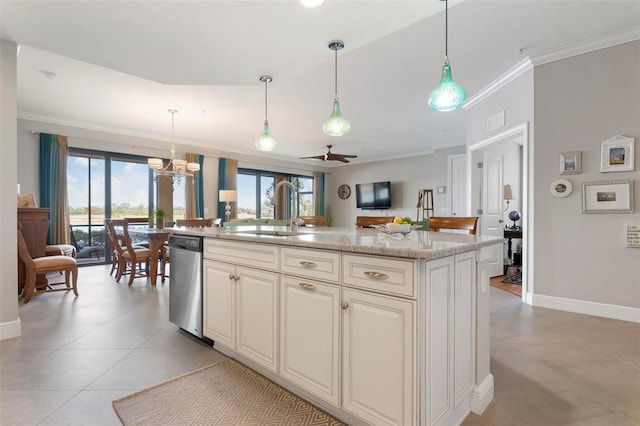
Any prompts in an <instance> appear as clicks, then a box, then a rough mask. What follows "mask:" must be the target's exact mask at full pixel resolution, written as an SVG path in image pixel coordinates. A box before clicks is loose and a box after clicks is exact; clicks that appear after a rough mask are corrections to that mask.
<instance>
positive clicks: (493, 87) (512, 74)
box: [462, 57, 533, 110]
mask: <svg viewBox="0 0 640 426" xmlns="http://www.w3.org/2000/svg"><path fill="white" fill-rule="evenodd" d="M532 68H533V64H532V63H531V60H530V59H529V57H526V58H524V59H523V60H522V61H520V62H518V63H517V64H516V65H515V66H513V67H511V68H510V69H509V70H508V71H507V72H505V73H504V74H502V75H501V76H500V77H498V78H496V79H495V80H493V81H492V82H491V83H489V84H488V85H486V86H485V87H484V88H482V89H480V91H479V92H478V93H476V94H475V95H473V96H472V97H470V98H469V99H467V100H466V102H465V103H463V104H462V108H463V109H464V110H468V109H470V108H473V107H474V106H475V105H477V104H479V103H480V102H482V101H483V100H484V99H486V98H488V97H489V96H491V95H493V94H494V93H496V92H497V91H498V90H500V89H502V88H503V87H505V86H506V85H507V84H509V83H511V82H512V81H513V80H515V79H517V78H518V77H520V76H521V75H522V74H524V73H526V72H527V71H529V70H530V69H532Z"/></svg>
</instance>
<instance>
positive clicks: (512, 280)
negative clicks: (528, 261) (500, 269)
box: [502, 272, 522, 284]
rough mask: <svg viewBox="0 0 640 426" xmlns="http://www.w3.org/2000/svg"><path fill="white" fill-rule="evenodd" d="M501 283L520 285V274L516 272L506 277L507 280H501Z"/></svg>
mask: <svg viewBox="0 0 640 426" xmlns="http://www.w3.org/2000/svg"><path fill="white" fill-rule="evenodd" d="M502 282H503V283H509V284H522V272H517V273H515V274H513V275H511V276H509V277H507V279H505V280H502Z"/></svg>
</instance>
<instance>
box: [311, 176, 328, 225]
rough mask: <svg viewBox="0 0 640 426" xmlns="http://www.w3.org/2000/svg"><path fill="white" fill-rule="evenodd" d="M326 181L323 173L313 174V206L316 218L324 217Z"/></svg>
mask: <svg viewBox="0 0 640 426" xmlns="http://www.w3.org/2000/svg"><path fill="white" fill-rule="evenodd" d="M324 179H325V174H324V173H322V172H313V204H314V210H315V215H316V216H324V215H325V208H324Z"/></svg>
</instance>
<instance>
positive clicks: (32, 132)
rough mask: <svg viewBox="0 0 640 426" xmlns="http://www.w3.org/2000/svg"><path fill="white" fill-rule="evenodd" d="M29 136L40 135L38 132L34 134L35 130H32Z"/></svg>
mask: <svg viewBox="0 0 640 426" xmlns="http://www.w3.org/2000/svg"><path fill="white" fill-rule="evenodd" d="M31 134H32V135H40V132H36V131H35V130H32V131H31Z"/></svg>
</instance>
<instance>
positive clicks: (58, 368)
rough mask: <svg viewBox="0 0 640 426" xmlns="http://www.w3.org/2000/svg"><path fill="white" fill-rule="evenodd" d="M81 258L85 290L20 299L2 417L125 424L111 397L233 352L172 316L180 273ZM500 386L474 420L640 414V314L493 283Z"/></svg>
mask: <svg viewBox="0 0 640 426" xmlns="http://www.w3.org/2000/svg"><path fill="white" fill-rule="evenodd" d="M108 271H109V267H107V266H92V267H84V268H81V270H80V277H81V281H80V284H79V292H80V296H79V297H78V298H77V299H76V298H74V297H73V294H72V293H53V294H45V295H39V296H35V297H34V298H32V299H31V302H29V303H28V304H26V305H23V304H21V305H20V319H21V320H22V327H23V335H22V337H19V338H16V339H9V340H4V341H0V425H61V424H65V425H118V424H120V422H119V420H118V418H117V417H116V415H115V413H114V411H113V409H112V407H111V401H112V400H114V399H117V398H120V397H122V396H125V395H128V394H130V393H133V392H135V391H138V390H140V389H143V388H146V387H149V386H151V385H153V384H156V383H159V382H163V381H165V380H168V379H170V378H172V377H175V376H177V375H180V374H184V373H187V372H189V371H192V370H194V369H197V368H200V367H203V366H205V365H209V364H212V363H214V362H218V361H220V360H222V359H224V357H223V356H222V355H220V354H219V353H217V352H216V351H214V350H211V348H210V347H208V346H206V345H204V344H202V343H201V342H199V341H197V340H195V339H193V338H191V337H189V336H188V335H186V334H185V333H183V332H181V331H180V330H178V329H177V328H176V327H175V326H174V325H173V324H171V323H169V320H168V300H169V299H168V297H169V286H168V284H166V283H165V284H164V285H162V284H161V283H158V285H157V287H156V288H151V287H150V285H149V284H148V282H147V281H146V280H145V279H137V280H136V281H135V282H134V284H133V286H132V287H128V286H127V285H126V282H125V280H122V281H121V283H120V284H117V283H115V281H114V280H113V279H112V278H111V277H109V274H108ZM491 295H492V317H491V326H492V336H491V339H492V357H491V363H492V364H491V370H492V372H493V374H494V376H495V383H496V388H495V398H494V401H493V402H492V404H491V405H490V406H489V408H488V409H487V411H486V412H485V413H484V415H483V416H476V415H473V414H471V415H470V416H469V417H468V418H467V419H466V420H465V422H464V423H463V424H464V425H492V426H502V425H545V426H547V425H569V424H574V425H597V426H600V425H602V426H617V425H639V424H640V324H636V323H628V322H622V321H615V320H609V319H604V318H596V317H590V316H586V315H577V314H570V313H566V312H560V311H553V310H548V309H541V308H533V307H531V306H527V305H523V304H521V303H520V300H519V299H518V298H517V297H515V296H513V295H511V294H509V293H506V292H503V291H500V290H497V289H494V288H492V289H491Z"/></svg>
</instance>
